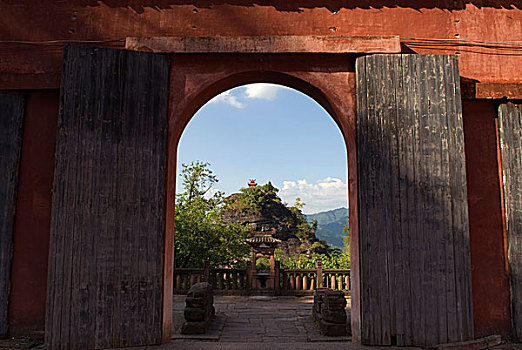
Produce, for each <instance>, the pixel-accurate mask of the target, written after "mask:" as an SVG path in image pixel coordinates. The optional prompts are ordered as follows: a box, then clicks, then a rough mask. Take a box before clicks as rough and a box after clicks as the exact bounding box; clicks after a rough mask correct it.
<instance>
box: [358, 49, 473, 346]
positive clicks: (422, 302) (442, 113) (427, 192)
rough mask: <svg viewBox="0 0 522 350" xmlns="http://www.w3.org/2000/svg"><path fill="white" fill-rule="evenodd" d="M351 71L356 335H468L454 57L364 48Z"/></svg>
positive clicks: (414, 338) (371, 338) (428, 341)
mask: <svg viewBox="0 0 522 350" xmlns="http://www.w3.org/2000/svg"><path fill="white" fill-rule="evenodd" d="M356 74H357V79H356V81H357V103H358V105H357V109H358V111H357V147H358V149H357V154H358V179H359V180H358V191H359V203H358V205H359V223H360V228H359V230H360V231H359V234H360V242H361V249H360V254H361V256H360V261H361V267H360V269H361V271H360V275H361V328H362V329H361V340H362V342H363V343H365V344H372V345H389V344H391V343H395V342H396V343H397V345H403V346H407V345H417V346H427V345H434V344H438V343H446V342H455V341H459V340H468V339H471V338H472V337H473V322H472V317H473V313H472V308H471V285H470V277H471V271H470V260H469V228H468V221H467V196H466V178H465V169H464V150H463V146H464V141H463V130H462V115H461V106H460V87H459V85H458V84H459V76H458V64H457V60H456V58H455V57H448V56H440V55H393V56H392V55H372V56H365V57H361V58H358V59H357V62H356ZM375 265H378V266H379V267H380V269H377V268H375ZM451 308H453V310H450V309H451Z"/></svg>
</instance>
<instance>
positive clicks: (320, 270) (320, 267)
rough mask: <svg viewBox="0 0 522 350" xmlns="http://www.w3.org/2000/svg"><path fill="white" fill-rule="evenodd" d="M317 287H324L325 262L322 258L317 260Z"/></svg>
mask: <svg viewBox="0 0 522 350" xmlns="http://www.w3.org/2000/svg"><path fill="white" fill-rule="evenodd" d="M316 266H317V283H316V286H317V288H323V262H322V261H321V260H317V262H316Z"/></svg>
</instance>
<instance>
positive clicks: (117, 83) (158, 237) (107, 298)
mask: <svg viewBox="0 0 522 350" xmlns="http://www.w3.org/2000/svg"><path fill="white" fill-rule="evenodd" d="M168 74H169V59H168V58H167V57H165V56H160V55H152V54H146V53H135V52H133V53H131V52H126V51H120V50H113V49H105V48H91V47H82V46H75V45H71V46H67V47H66V49H65V53H64V66H63V73H62V87H61V106H60V117H59V131H58V138H57V147H56V163H55V180H54V194H53V209H52V221H51V248H50V252H51V253H50V258H49V259H50V260H49V261H50V264H49V266H50V267H49V286H48V298H47V315H46V345H47V347H48V348H49V349H58V348H64V349H68V348H73V349H74V348H90V349H93V348H107V347H121V346H136V345H148V344H157V343H159V342H160V341H161V339H162V338H161V331H162V327H161V324H162V319H161V312H162V298H161V292H162V278H163V252H164V249H163V235H164V225H165V185H166V184H165V171H166V170H165V169H166V164H165V163H166V145H167V135H166V130H167V105H168V100H167V99H168V93H167V89H168V88H167V86H168Z"/></svg>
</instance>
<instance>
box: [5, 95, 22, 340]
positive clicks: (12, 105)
mask: <svg viewBox="0 0 522 350" xmlns="http://www.w3.org/2000/svg"><path fill="white" fill-rule="evenodd" d="M24 108H25V97H24V96H23V95H21V94H19V93H9V92H2V93H0V338H3V337H5V336H6V334H7V331H8V327H9V320H8V313H9V290H10V279H11V276H10V275H11V258H12V248H13V230H14V219H15V210H16V194H17V188H18V174H19V169H20V152H21V149H22V128H23V121H24Z"/></svg>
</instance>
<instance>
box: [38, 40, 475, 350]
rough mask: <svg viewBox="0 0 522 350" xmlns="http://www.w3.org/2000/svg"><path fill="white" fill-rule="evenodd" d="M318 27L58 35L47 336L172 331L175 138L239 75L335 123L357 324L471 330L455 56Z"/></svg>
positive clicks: (83, 339)
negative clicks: (119, 39)
mask: <svg viewBox="0 0 522 350" xmlns="http://www.w3.org/2000/svg"><path fill="white" fill-rule="evenodd" d="M329 38H330V39H327V38H318V37H304V38H302V37H279V38H278V39H277V40H275V41H273V40H272V41H270V40H268V39H266V40H264V41H263V40H262V38H260V39H258V41H257V45H253V43H254V42H255V40H254V39H252V38H235V39H234V40H232V41H230V40H229V39H227V38H226V37H225V38H223V37H221V38H188V39H190V40H188V39H187V40H184V41H180V40H178V39H176V38H170V39H165V38H160V39H157V40H154V39H148V40H140V39H136V38H135V39H128V41H127V48H128V49H131V50H114V49H107V48H94V47H85V46H74V45H73V46H67V47H66V50H65V54H64V66H63V67H64V70H63V73H62V78H61V80H62V83H61V101H60V104H61V108H60V117H59V129H58V130H59V131H58V141H57V154H56V167H55V180H54V197H53V212H52V225H51V227H52V228H51V250H50V276H49V285H48V297H47V315H46V343H47V345H48V347H49V348H50V349H55V348H62V347H68V348H83V347H87V348H95V347H96V348H104V347H122V346H132V345H146V344H156V343H160V342H162V341H168V339H169V338H170V335H171V324H172V313H171V306H172V304H171V303H172V254H173V247H172V245H173V228H174V222H173V213H174V210H173V206H174V196H175V193H174V189H175V164H176V162H175V160H176V150H177V142H178V140H179V138H180V136H181V133H182V131H183V128H184V126H185V125H186V124H187V123H188V121H189V120H190V118H191V117H192V116H193V114H194V113H195V111H196V110H197V109H198V108H199V107H200V106H201V105H203V104H204V103H205V102H206V101H207V100H208V99H210V98H211V97H212V96H215V95H216V94H218V93H220V92H222V91H225V90H227V89H229V88H232V87H234V86H239V85H243V84H247V83H253V82H271V83H278V84H283V85H287V86H289V87H292V88H295V89H297V90H300V91H302V92H304V93H306V94H308V95H309V96H310V97H312V98H314V99H315V100H316V101H317V102H319V103H320V104H321V105H322V106H323V107H324V108H325V109H326V110H327V111H328V112H329V113H330V115H331V116H332V117H333V118H334V119H335V121H336V122H337V124H338V125H339V128H340V129H341V131H342V133H343V135H344V138H345V141H346V145H347V150H348V164H349V168H350V171H349V193H350V194H349V196H350V218H351V230H352V234H351V250H352V251H351V256H352V278H353V280H352V286H353V287H352V288H353V289H352V330H353V332H354V339H355V340H359V341H362V342H363V343H364V344H375V345H378V344H382V345H387V344H388V345H389V344H398V345H431V344H438V343H447V342H455V341H460V340H468V339H472V338H473V317H472V307H471V282H470V281H471V271H470V256H469V255H470V254H469V249H470V248H469V234H468V216H467V199H466V198H467V197H466V178H465V169H464V148H463V131H462V114H461V106H460V91H459V74H458V66H457V60H456V58H455V57H454V56H440V55H402V54H400V53H399V52H400V48H399V45H398V38H394V37H380V38H372V37H329ZM252 40H254V41H252ZM132 50H143V51H154V52H158V53H145V52H136V51H132ZM356 57H357V58H356Z"/></svg>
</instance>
